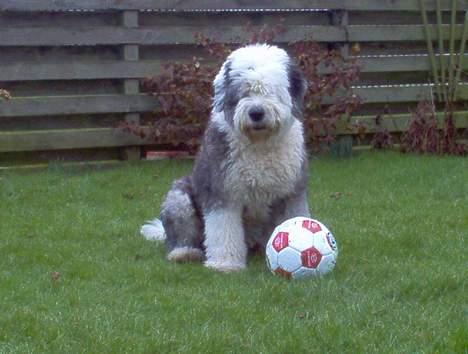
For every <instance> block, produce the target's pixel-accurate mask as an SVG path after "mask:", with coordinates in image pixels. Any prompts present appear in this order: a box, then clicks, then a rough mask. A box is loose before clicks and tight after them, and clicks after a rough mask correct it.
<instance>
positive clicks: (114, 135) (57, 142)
mask: <svg viewBox="0 0 468 354" xmlns="http://www.w3.org/2000/svg"><path fill="white" fill-rule="evenodd" d="M147 143H148V142H145V141H144V140H143V139H141V138H139V137H138V136H136V135H134V134H131V133H125V132H124V131H122V130H121V129H119V128H95V129H80V130H71V129H69V130H59V129H57V130H39V131H24V132H1V133H0V152H14V151H45V150H65V149H80V148H99V147H118V146H134V145H144V144H147Z"/></svg>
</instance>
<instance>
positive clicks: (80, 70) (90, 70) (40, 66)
mask: <svg viewBox="0 0 468 354" xmlns="http://www.w3.org/2000/svg"><path fill="white" fill-rule="evenodd" d="M0 65H1V68H2V70H1V71H0V81H3V82H6V81H39V80H99V79H138V78H144V77H148V76H153V75H156V74H157V73H158V72H161V69H162V66H163V65H164V64H163V63H161V61H157V60H151V61H135V62H123V61H102V62H99V63H90V62H88V63H87V62H85V61H83V62H63V63H41V62H33V63H30V62H27V61H23V62H16V63H8V64H0Z"/></svg>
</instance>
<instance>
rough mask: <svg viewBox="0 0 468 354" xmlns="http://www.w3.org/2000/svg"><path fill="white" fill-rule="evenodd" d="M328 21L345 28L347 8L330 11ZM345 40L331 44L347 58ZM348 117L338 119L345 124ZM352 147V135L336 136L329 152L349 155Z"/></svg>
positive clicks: (347, 18)
mask: <svg viewBox="0 0 468 354" xmlns="http://www.w3.org/2000/svg"><path fill="white" fill-rule="evenodd" d="M330 21H331V24H332V25H333V26H339V27H344V28H346V27H347V26H348V25H349V13H348V11H347V10H334V11H332V13H331V19H330ZM346 40H347V41H346V42H343V43H335V44H333V46H334V49H336V50H338V51H339V52H340V54H341V56H342V57H343V58H344V59H348V58H349V42H348V39H346ZM349 119H350V117H341V118H340V121H342V123H344V124H347V122H348V121H349ZM352 148H353V136H352V135H349V134H347V135H345V134H344V135H340V136H337V137H336V139H335V141H334V142H332V144H331V146H330V150H331V153H332V154H333V155H336V156H340V157H343V156H351V153H352Z"/></svg>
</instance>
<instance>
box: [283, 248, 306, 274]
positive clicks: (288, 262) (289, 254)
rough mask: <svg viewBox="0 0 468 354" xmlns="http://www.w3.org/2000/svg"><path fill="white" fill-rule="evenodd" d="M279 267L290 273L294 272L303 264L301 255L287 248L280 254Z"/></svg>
mask: <svg viewBox="0 0 468 354" xmlns="http://www.w3.org/2000/svg"><path fill="white" fill-rule="evenodd" d="M278 265H279V266H280V267H281V268H283V269H284V270H286V271H288V272H294V271H295V270H296V269H298V268H299V267H300V266H301V265H302V263H301V254H300V253H299V252H298V251H296V250H295V249H293V248H291V247H287V248H285V249H283V250H282V251H281V252H279V253H278Z"/></svg>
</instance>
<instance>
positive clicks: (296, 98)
mask: <svg viewBox="0 0 468 354" xmlns="http://www.w3.org/2000/svg"><path fill="white" fill-rule="evenodd" d="M288 71H289V72H288V78H289V94H290V95H291V99H292V101H293V105H294V106H296V108H298V109H301V110H302V105H303V103H304V96H305V94H306V91H307V81H306V79H305V77H304V75H303V74H302V71H301V69H300V68H299V66H297V64H295V63H290V64H289V67H288Z"/></svg>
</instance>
